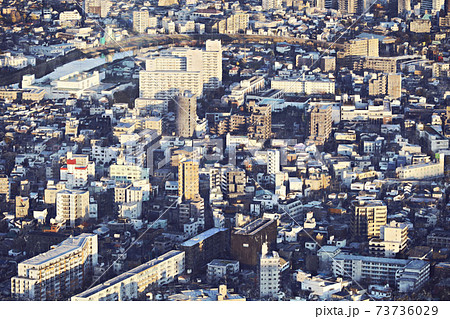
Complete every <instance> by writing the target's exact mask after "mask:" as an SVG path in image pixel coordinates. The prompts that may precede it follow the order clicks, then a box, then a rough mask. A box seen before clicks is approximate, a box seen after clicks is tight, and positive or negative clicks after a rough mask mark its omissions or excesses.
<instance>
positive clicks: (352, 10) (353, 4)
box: [338, 0, 358, 14]
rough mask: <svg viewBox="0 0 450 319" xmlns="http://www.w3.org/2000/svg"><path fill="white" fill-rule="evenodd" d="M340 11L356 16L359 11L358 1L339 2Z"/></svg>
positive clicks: (340, 0) (339, 0) (343, 0)
mask: <svg viewBox="0 0 450 319" xmlns="http://www.w3.org/2000/svg"><path fill="white" fill-rule="evenodd" d="M338 9H339V11H341V12H342V13H348V14H356V13H357V11H358V0H338Z"/></svg>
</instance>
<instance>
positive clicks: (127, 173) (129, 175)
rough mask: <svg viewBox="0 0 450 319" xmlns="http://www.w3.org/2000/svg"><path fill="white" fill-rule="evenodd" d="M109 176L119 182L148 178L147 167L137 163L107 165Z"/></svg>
mask: <svg viewBox="0 0 450 319" xmlns="http://www.w3.org/2000/svg"><path fill="white" fill-rule="evenodd" d="M109 177H111V178H112V179H114V180H116V181H119V182H127V181H128V182H132V181H135V180H141V179H148V169H147V168H143V167H140V166H137V165H124V164H113V165H111V166H110V167H109Z"/></svg>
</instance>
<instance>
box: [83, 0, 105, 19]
mask: <svg viewBox="0 0 450 319" xmlns="http://www.w3.org/2000/svg"><path fill="white" fill-rule="evenodd" d="M111 5H112V4H111V1H109V0H84V11H85V12H86V13H92V14H96V15H98V16H100V17H102V18H106V16H107V15H108V13H109V9H110V8H111Z"/></svg>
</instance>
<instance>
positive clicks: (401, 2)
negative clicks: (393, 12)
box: [396, 0, 411, 15]
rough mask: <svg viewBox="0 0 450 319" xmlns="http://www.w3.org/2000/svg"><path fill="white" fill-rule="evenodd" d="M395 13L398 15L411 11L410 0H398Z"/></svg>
mask: <svg viewBox="0 0 450 319" xmlns="http://www.w3.org/2000/svg"><path fill="white" fill-rule="evenodd" d="M396 2H397V3H398V7H397V13H398V14H399V15H404V14H406V13H408V12H410V11H411V0H398V1H396Z"/></svg>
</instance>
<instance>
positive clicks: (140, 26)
mask: <svg viewBox="0 0 450 319" xmlns="http://www.w3.org/2000/svg"><path fill="white" fill-rule="evenodd" d="M149 24H150V16H149V14H148V11H133V31H135V32H138V33H145V32H146V31H147V28H148V27H149Z"/></svg>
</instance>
